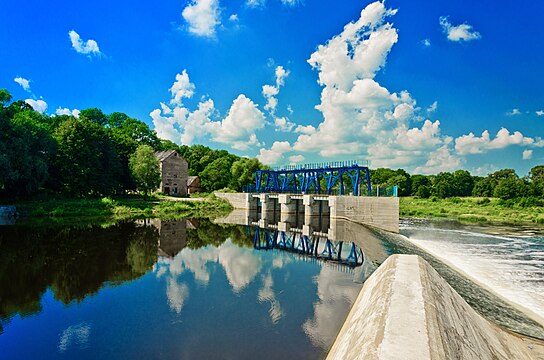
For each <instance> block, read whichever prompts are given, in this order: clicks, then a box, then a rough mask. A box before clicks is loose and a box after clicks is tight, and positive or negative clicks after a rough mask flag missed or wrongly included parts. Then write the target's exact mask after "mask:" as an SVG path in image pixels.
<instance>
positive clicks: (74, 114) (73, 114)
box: [55, 107, 80, 118]
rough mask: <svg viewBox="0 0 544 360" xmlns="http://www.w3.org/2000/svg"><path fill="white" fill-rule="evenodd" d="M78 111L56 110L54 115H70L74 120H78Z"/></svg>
mask: <svg viewBox="0 0 544 360" xmlns="http://www.w3.org/2000/svg"><path fill="white" fill-rule="evenodd" d="M79 113H80V111H79V110H78V109H74V110H70V109H68V108H60V107H59V108H57V110H55V114H57V115H72V116H73V117H75V118H79Z"/></svg>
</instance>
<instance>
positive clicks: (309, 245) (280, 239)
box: [253, 227, 364, 267]
mask: <svg viewBox="0 0 544 360" xmlns="http://www.w3.org/2000/svg"><path fill="white" fill-rule="evenodd" d="M320 239H321V240H325V241H324V243H323V244H322V246H321V247H320V245H319V243H320ZM297 240H298V241H297ZM343 245H344V242H343V241H335V240H330V239H324V238H319V237H318V236H313V237H311V238H310V237H308V236H305V235H302V234H296V233H292V232H284V231H278V230H275V231H272V230H267V229H261V228H259V227H256V228H255V236H254V237H253V247H254V248H255V249H257V250H271V249H280V250H283V251H289V252H293V253H298V254H302V255H309V256H312V257H315V258H318V259H322V260H327V261H333V262H337V263H341V264H344V265H348V266H351V267H353V266H360V265H362V264H363V261H364V257H363V250H361V248H359V247H358V246H357V245H355V243H353V242H352V243H351V248H350V252H349V255H347V256H346V252H342V247H343Z"/></svg>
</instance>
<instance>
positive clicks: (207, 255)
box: [156, 239, 262, 306]
mask: <svg viewBox="0 0 544 360" xmlns="http://www.w3.org/2000/svg"><path fill="white" fill-rule="evenodd" d="M208 263H218V264H220V265H221V266H222V267H223V269H224V270H225V274H226V276H227V279H228V281H229V283H230V285H231V286H232V289H233V291H234V292H235V293H238V292H239V291H240V290H242V289H243V288H245V287H246V286H247V285H248V284H249V283H250V282H251V281H252V280H253V279H254V278H255V276H256V275H257V273H258V272H259V271H260V270H261V267H262V260H261V258H260V257H259V256H258V254H257V253H255V252H253V251H252V250H251V249H245V248H241V247H238V246H237V245H234V244H233V243H232V242H231V241H230V239H228V240H227V241H225V242H224V243H223V244H222V245H221V246H219V247H214V246H207V247H204V248H200V249H196V250H192V249H189V248H185V249H183V250H182V251H181V252H180V253H179V254H177V255H176V256H175V257H174V258H173V259H167V258H163V259H160V260H159V265H160V266H159V267H158V270H157V271H156V276H157V277H160V276H162V275H163V274H164V273H165V272H166V271H168V272H169V273H170V274H171V275H172V277H173V279H175V277H177V276H179V275H181V274H182V273H183V272H184V271H186V270H188V271H190V272H191V273H192V274H193V276H194V277H195V280H196V281H198V282H199V283H200V284H202V285H207V284H208V282H209V281H210V271H209V269H208ZM170 285H171V282H170V283H169V286H170ZM167 291H168V289H167ZM169 302H170V298H169ZM182 306H183V303H182Z"/></svg>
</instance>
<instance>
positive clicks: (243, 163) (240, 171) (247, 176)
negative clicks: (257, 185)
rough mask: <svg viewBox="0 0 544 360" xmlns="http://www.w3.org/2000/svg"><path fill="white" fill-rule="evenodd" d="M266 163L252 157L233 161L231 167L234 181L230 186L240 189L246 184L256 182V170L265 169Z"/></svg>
mask: <svg viewBox="0 0 544 360" xmlns="http://www.w3.org/2000/svg"><path fill="white" fill-rule="evenodd" d="M263 168H264V165H263V164H261V163H260V162H259V160H257V159H255V158H252V159H247V158H241V159H238V160H236V161H235V162H233V163H232V167H231V169H230V172H231V175H232V181H231V183H230V187H231V188H232V189H233V190H237V191H240V190H242V187H243V186H244V185H248V184H252V183H254V182H255V171H257V170H260V169H263Z"/></svg>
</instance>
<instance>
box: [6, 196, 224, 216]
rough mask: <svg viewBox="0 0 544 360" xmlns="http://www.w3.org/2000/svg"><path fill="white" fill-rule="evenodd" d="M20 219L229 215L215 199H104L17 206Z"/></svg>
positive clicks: (70, 200)
mask: <svg viewBox="0 0 544 360" xmlns="http://www.w3.org/2000/svg"><path fill="white" fill-rule="evenodd" d="M15 206H16V207H17V211H18V212H19V214H20V216H22V217H25V218H30V219H54V220H62V219H66V220H68V219H69V220H70V221H73V220H74V218H101V219H107V218H112V219H113V218H114V219H116V220H123V219H135V218H142V217H156V218H161V219H174V218H187V217H198V218H215V217H218V216H221V215H224V214H226V213H228V212H229V211H230V210H231V209H232V208H231V206H230V204H229V203H228V202H226V201H225V200H222V199H219V198H217V197H215V196H213V195H208V196H207V197H206V198H205V199H204V200H202V201H194V200H193V201H172V200H171V199H169V198H167V197H163V196H153V197H149V198H148V200H146V201H144V200H143V199H142V198H141V197H136V196H132V197H119V198H110V197H105V198H102V199H47V200H36V201H24V202H20V203H16V204H15Z"/></svg>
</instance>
